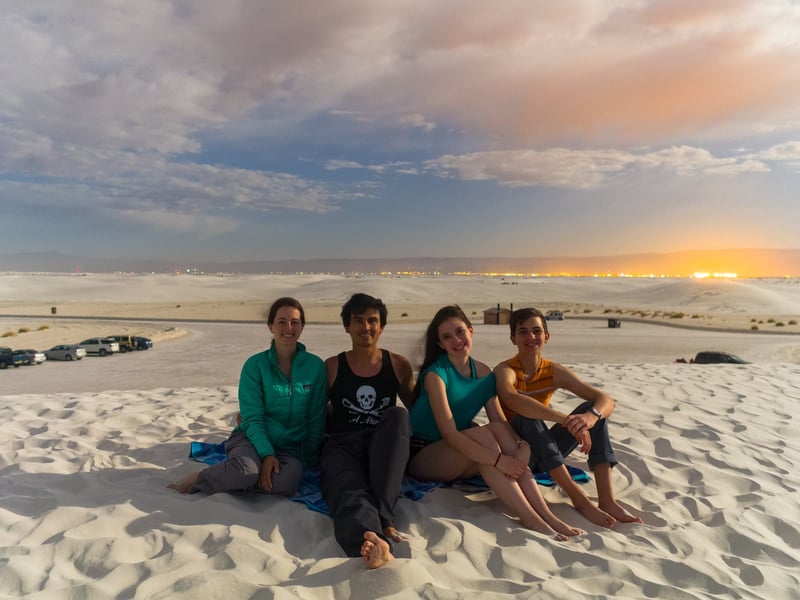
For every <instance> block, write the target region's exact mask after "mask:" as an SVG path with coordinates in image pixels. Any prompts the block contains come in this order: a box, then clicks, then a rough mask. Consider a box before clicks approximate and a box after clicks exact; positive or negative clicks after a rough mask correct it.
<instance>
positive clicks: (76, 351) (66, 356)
mask: <svg viewBox="0 0 800 600" xmlns="http://www.w3.org/2000/svg"><path fill="white" fill-rule="evenodd" d="M44 354H45V356H46V357H47V360H80V359H82V358H83V357H84V356H86V350H85V349H84V348H81V347H80V346H76V345H74V344H59V345H58V346H53V347H52V348H50V350H45V351H44Z"/></svg>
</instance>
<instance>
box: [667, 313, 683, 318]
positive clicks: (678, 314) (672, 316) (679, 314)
mask: <svg viewBox="0 0 800 600" xmlns="http://www.w3.org/2000/svg"><path fill="white" fill-rule="evenodd" d="M685 316H686V315H685V314H684V313H682V312H674V313H670V315H669V318H670V319H682V318H683V317H685Z"/></svg>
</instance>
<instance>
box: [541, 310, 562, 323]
mask: <svg viewBox="0 0 800 600" xmlns="http://www.w3.org/2000/svg"><path fill="white" fill-rule="evenodd" d="M544 318H545V319H547V320H548V321H563V320H564V313H562V312H561V311H560V310H551V311H550V312H548V313H547V314H546V315H545V316H544Z"/></svg>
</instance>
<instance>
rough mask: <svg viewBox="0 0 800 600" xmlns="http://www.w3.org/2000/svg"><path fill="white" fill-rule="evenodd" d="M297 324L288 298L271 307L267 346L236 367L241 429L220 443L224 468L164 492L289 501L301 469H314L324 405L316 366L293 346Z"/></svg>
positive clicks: (324, 383) (324, 389) (298, 313)
mask: <svg viewBox="0 0 800 600" xmlns="http://www.w3.org/2000/svg"><path fill="white" fill-rule="evenodd" d="M305 322H306V319H305V313H304V311H303V307H302V306H301V305H300V303H299V302H298V301H297V300H295V299H294V298H279V299H278V300H276V301H275V302H273V304H272V306H271V307H270V309H269V313H268V316H267V327H269V330H270V332H271V333H272V335H273V339H272V343H271V344H270V347H269V349H268V350H266V351H263V352H259V353H258V354H255V355H253V356H251V357H250V358H249V359H247V361H246V362H245V363H244V366H243V367H242V374H241V377H240V378H239V415H240V417H241V423H240V424H239V426H238V427H236V429H234V430H233V433H232V434H231V435H230V437H229V438H228V440H227V441H226V442H225V455H226V460H225V461H224V462H221V463H218V464H215V465H212V466H210V467H208V468H206V469H204V470H202V471H199V472H195V473H191V474H189V475H187V476H186V477H184V478H183V479H181V480H180V481H177V482H176V483H173V484H171V485H169V486H168V487H170V488H172V489H175V490H177V491H179V492H181V493H183V494H185V493H194V492H206V493H209V494H213V493H216V492H228V491H234V490H261V491H265V492H270V493H272V494H279V495H282V496H293V495H294V494H295V492H296V491H297V488H298V486H299V485H300V482H301V480H302V478H303V467H304V466H309V465H316V464H317V462H318V461H319V452H320V447H321V445H322V436H323V434H324V429H325V417H326V403H327V400H328V380H327V375H326V373H325V365H324V364H323V362H322V359H321V358H319V357H318V356H316V355H314V354H311V353H310V352H307V351H306V348H305V346H303V344H301V343H300V342H299V341H298V339H299V337H300V334H301V333H302V331H303V327H304V326H305Z"/></svg>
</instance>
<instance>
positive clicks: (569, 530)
mask: <svg viewBox="0 0 800 600" xmlns="http://www.w3.org/2000/svg"><path fill="white" fill-rule="evenodd" d="M550 527H552V528H553V529H555V530H556V533H560V534H561V535H565V536H567V537H575V536H576V535H586V532H585V531H584V530H583V529H580V528H579V527H573V526H572V525H568V524H567V523H564V521H562V520H561V519H558V521H557V522H553V523H550ZM562 541H563V540H562Z"/></svg>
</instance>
